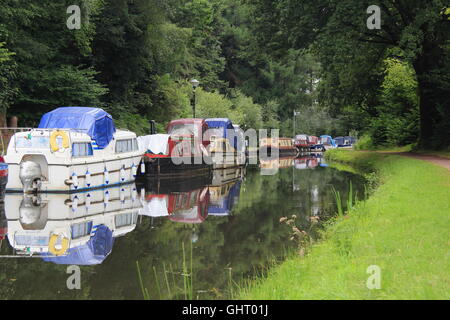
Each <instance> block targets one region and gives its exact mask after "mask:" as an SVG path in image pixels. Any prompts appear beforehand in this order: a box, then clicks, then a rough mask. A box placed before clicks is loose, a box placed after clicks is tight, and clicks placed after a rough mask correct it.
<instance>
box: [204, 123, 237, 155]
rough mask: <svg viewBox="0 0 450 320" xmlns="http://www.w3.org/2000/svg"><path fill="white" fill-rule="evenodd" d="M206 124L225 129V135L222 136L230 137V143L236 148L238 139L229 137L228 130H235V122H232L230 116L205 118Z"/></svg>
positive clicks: (210, 126)
mask: <svg viewBox="0 0 450 320" xmlns="http://www.w3.org/2000/svg"><path fill="white" fill-rule="evenodd" d="M205 122H206V124H207V125H208V128H210V129H214V128H217V129H223V136H222V138H228V139H229V140H230V144H231V145H232V146H233V147H234V148H236V141H233V140H236V139H233V140H232V139H230V137H228V135H227V130H233V132H235V129H234V126H233V123H232V122H231V120H230V119H228V118H212V119H206V120H205Z"/></svg>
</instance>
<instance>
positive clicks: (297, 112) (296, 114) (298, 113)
mask: <svg viewBox="0 0 450 320" xmlns="http://www.w3.org/2000/svg"><path fill="white" fill-rule="evenodd" d="M299 115H300V112H299V111H295V110H294V136H293V137H294V139H295V117H296V116H299Z"/></svg>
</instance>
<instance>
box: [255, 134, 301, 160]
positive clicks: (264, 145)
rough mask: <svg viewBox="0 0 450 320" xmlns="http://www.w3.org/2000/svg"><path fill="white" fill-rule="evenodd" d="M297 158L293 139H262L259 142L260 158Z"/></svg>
mask: <svg viewBox="0 0 450 320" xmlns="http://www.w3.org/2000/svg"><path fill="white" fill-rule="evenodd" d="M277 154H278V156H279V157H289V156H296V155H297V154H298V150H297V148H296V147H295V146H294V142H293V139H292V138H262V139H260V140H259V158H260V159H264V158H266V157H272V156H273V155H277Z"/></svg>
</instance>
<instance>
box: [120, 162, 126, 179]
mask: <svg viewBox="0 0 450 320" xmlns="http://www.w3.org/2000/svg"><path fill="white" fill-rule="evenodd" d="M120 181H121V182H124V181H125V165H123V166H122V169H120Z"/></svg>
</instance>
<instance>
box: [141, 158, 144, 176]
mask: <svg viewBox="0 0 450 320" xmlns="http://www.w3.org/2000/svg"><path fill="white" fill-rule="evenodd" d="M141 173H142V174H144V173H145V162H144V161H141Z"/></svg>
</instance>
